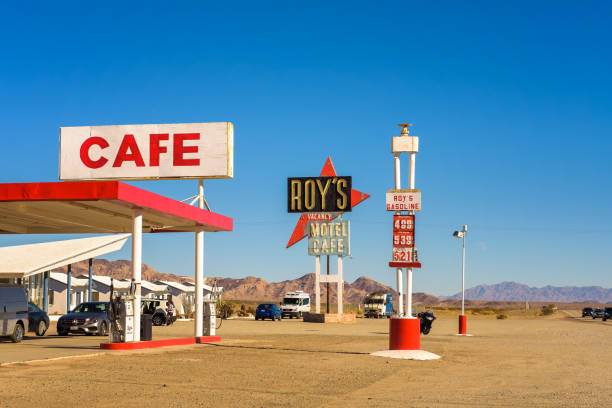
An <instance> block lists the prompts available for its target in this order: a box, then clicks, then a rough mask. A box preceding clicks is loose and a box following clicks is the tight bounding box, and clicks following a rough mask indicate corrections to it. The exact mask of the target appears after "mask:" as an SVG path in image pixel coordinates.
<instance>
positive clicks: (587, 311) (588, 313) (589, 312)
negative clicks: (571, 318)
mask: <svg viewBox="0 0 612 408" xmlns="http://www.w3.org/2000/svg"><path fill="white" fill-rule="evenodd" d="M589 316H593V308H592V307H585V308H584V309H582V317H589Z"/></svg>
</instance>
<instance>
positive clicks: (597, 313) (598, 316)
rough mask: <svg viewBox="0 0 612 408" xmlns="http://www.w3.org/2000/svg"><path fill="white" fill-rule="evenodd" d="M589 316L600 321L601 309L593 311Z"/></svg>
mask: <svg viewBox="0 0 612 408" xmlns="http://www.w3.org/2000/svg"><path fill="white" fill-rule="evenodd" d="M591 316H592V317H593V319H601V318H602V317H603V309H593V312H591Z"/></svg>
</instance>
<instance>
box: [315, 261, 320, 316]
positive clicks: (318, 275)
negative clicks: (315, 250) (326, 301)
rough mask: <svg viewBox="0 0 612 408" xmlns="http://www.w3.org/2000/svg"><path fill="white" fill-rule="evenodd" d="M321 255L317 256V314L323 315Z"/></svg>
mask: <svg viewBox="0 0 612 408" xmlns="http://www.w3.org/2000/svg"><path fill="white" fill-rule="evenodd" d="M320 278H321V255H317V256H315V313H321V283H320Z"/></svg>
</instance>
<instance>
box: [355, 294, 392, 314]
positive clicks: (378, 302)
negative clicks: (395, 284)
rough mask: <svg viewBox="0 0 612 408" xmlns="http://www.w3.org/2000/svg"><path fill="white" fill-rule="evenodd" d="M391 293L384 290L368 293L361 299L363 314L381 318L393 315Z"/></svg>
mask: <svg viewBox="0 0 612 408" xmlns="http://www.w3.org/2000/svg"><path fill="white" fill-rule="evenodd" d="M393 313H394V311H393V295H391V294H390V293H384V292H374V293H369V294H368V295H367V296H366V297H365V299H364V300H363V316H364V317H373V318H376V319H382V318H383V317H386V318H391V316H393Z"/></svg>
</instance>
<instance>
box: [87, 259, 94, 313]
mask: <svg viewBox="0 0 612 408" xmlns="http://www.w3.org/2000/svg"><path fill="white" fill-rule="evenodd" d="M92 265H93V259H92V258H89V287H88V292H87V301H88V302H91V300H92V299H91V280H92V272H91V269H92Z"/></svg>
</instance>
